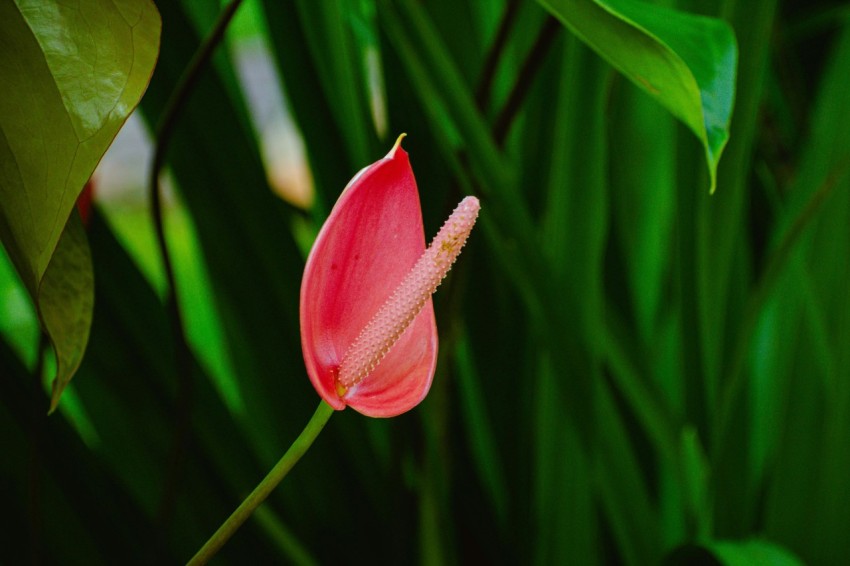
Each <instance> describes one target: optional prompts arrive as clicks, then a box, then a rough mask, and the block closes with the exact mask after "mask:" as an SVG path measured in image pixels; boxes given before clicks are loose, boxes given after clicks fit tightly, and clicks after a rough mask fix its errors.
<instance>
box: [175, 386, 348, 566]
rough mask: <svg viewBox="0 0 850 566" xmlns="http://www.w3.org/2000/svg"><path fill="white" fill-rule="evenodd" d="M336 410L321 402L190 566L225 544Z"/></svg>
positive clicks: (201, 560)
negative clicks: (285, 449)
mask: <svg viewBox="0 0 850 566" xmlns="http://www.w3.org/2000/svg"><path fill="white" fill-rule="evenodd" d="M333 412H334V409H333V407H331V406H330V405H328V404H327V403H325V402H324V401H321V402H320V403H319V407H318V408H317V409H316V412H315V413H313V416H312V417H311V418H310V421H309V422H308V423H307V426H305V427H304V430H303V431H301V434H300V435H298V438H296V439H295V441H294V442H293V443H292V445H291V446H290V447H289V449H288V450H287V451H286V453H285V454H284V455H283V457H282V458H281V459H280V460H279V461H278V463H277V464H275V466H274V468H272V469H271V471H270V472H269V473H268V475H266V477H265V478H263V481H261V482H260V483H259V484H258V485H257V487H255V488H254V491H252V492H251V493H250V495H248V497H246V498H245V500H244V501H242V503H241V504H240V505H239V507H237V508H236V511H234V512H233V513H232V514H231V515H230V517H228V518H227V520H226V521H225V522H224V523H222V525H221V526H220V527H219V528H218V530H217V531H216V532H215V533H214V534H213V536H211V537H210V539H209V540H208V541H207V542H206V543H205V544H204V546H202V547H201V549H200V550H199V551H198V552H197V554H195V556H193V557H192V559H191V560H190V561H189V562H188V564H187V566H194V565H199V564H206V563H207V561H209V559H210V558H212V557H213V556H215V554H216V553H217V552H218V551H219V550H220V549H221V547H222V546H224V543H226V542H227V541H228V540H229V539H230V537H231V536H233V533H235V532H236V531H237V530H238V529H239V527H241V526H242V523H244V522H245V521H246V520H247V519H248V517H250V516H251V514H252V513H253V512H254V511H255V510H256V509H257V507H259V506H260V504H261V503H262V502H263V501H265V499H266V498H267V497H268V496H269V494H270V493H271V492H272V490H274V488H275V487H277V484H279V483H280V482H281V480H282V479H283V478H285V477H286V474H288V473H289V471H290V470H291V469H292V468H293V467H294V466H295V464H296V463H298V460H300V459H301V456H303V455H304V453H305V452H307V449H308V448H310V446H312V444H313V441H314V440H316V437H317V436H319V433H320V432H321V431H322V429H323V428H324V427H325V423H327V422H328V419H329V418H330V417H331V415H332V414H333Z"/></svg>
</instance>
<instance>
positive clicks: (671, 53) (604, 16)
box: [538, 0, 738, 192]
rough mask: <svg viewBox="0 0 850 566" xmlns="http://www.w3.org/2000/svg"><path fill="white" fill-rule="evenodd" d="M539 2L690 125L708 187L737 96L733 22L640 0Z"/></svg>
mask: <svg viewBox="0 0 850 566" xmlns="http://www.w3.org/2000/svg"><path fill="white" fill-rule="evenodd" d="M538 1H539V2H540V3H541V4H542V5H543V6H545V7H546V9H548V10H549V11H550V12H551V13H552V14H554V15H555V16H556V17H557V18H558V19H559V20H561V22H563V23H564V25H566V26H567V27H568V28H570V30H572V31H573V33H575V34H576V35H577V36H578V37H579V38H581V39H582V41H584V42H585V43H587V44H588V45H589V46H590V47H591V48H592V49H593V50H594V51H596V52H597V53H598V54H599V55H600V56H601V57H603V58H604V59H606V60H607V61H608V62H609V63H611V65H613V66H614V67H616V68H617V69H619V70H620V71H621V72H622V73H623V74H625V75H626V77H628V78H629V79H630V80H631V81H632V82H634V83H635V84H636V85H638V86H639V87H640V88H642V89H643V90H644V91H646V92H647V93H648V94H649V95H650V96H652V97H653V98H655V99H656V100H658V102H660V103H661V104H662V105H663V106H664V107H665V108H667V110H669V111H670V112H671V113H672V114H673V115H674V116H676V117H677V118H679V119H680V120H681V121H682V122H684V123H685V124H686V125H687V126H688V128H690V129H691V130H692V131H693V132H694V134H695V135H696V136H697V137H698V138H699V140H700V141H701V142H702V145H703V147H704V149H705V158H706V162H707V163H708V170H709V174H710V178H711V191H712V192H713V191H714V187H715V181H716V174H717V163H718V161H719V160H720V154H721V153H722V152H723V148H724V146H725V145H726V142H727V140H728V139H729V121H730V118H731V116H732V106H733V103H734V100H735V70H736V66H737V61H738V51H737V47H736V44H735V36H734V34H733V32H732V30H731V28H730V27H729V26H728V25H727V24H726V23H724V22H723V21H721V20H718V19H713V18H707V17H704V16H697V15H693V14H686V13H683V12H678V11H675V10H670V9H668V8H663V7H659V6H653V5H651V4H648V3H646V2H641V1H639V0H593V1H591V0H538Z"/></svg>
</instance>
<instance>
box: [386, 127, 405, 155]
mask: <svg viewBox="0 0 850 566" xmlns="http://www.w3.org/2000/svg"><path fill="white" fill-rule="evenodd" d="M406 137H407V134H405V133H402V134H401V135H400V136H398V139H397V140H395V144H394V145H393V148H392V149H391V150H390V152H389V153H388V154H387V157H394V156H395V152H396V151H398V148H400V147H401V140H403V139H404V138H406Z"/></svg>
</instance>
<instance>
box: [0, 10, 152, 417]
mask: <svg viewBox="0 0 850 566" xmlns="http://www.w3.org/2000/svg"><path fill="white" fill-rule="evenodd" d="M160 29H161V22H160V18H159V13H158V12H157V10H156V8H155V7H154V5H153V3H152V2H151V1H150V0H122V1H120V2H115V1H106V0H80V1H78V2H75V3H72V4H67V3H59V2H52V1H48V0H16V1H15V2H2V3H0V84H2V85H3V88H2V89H0V238H2V241H3V245H4V246H5V247H6V250H7V251H8V253H9V256H10V257H11V259H12V261H13V263H14V264H15V267H16V269H17V270H18V273H19V274H20V276H21V279H22V280H23V282H24V284H25V285H26V287H27V290H28V291H29V293H30V295H31V296H32V298H33V301H34V302H35V304H36V306H37V308H38V313H39V318H40V319H41V323H42V327H43V328H44V330H45V332H46V333H47V334H48V336H49V337H50V339H51V342H52V343H53V346H54V350H55V352H56V355H57V373H56V379H55V381H54V387H53V397H52V399H51V410H52V409H54V408H55V407H56V404H57V402H58V400H59V396H60V395H61V393H62V390H63V389H64V387H65V385H66V384H67V383H68V381H69V380H70V379H71V377H72V376H73V374H74V372H75V371H76V368H77V366H78V365H79V363H80V360H81V359H82V355H83V351H84V350H85V346H86V343H87V342H88V333H89V326H90V324H91V315H92V304H93V288H92V285H93V277H92V268H91V259H90V254H89V250H88V244H87V242H86V239H85V235H84V234H83V232H82V229H81V226H80V225H79V223H77V222H71V223H69V222H68V219H69V217H70V215H71V212H72V210H73V207H74V203H75V202H76V200H77V197H78V195H79V194H80V191H81V190H82V188H83V186H84V185H85V183H86V181H87V180H88V179H89V177H91V174H92V172H93V171H94V168H95V167H96V166H97V163H98V162H99V161H100V159H101V157H103V154H104V153H105V152H106V149H107V148H108V147H109V144H110V143H111V142H112V140H113V139H114V137H115V135H116V134H117V133H118V130H119V129H120V128H121V126H122V125H123V123H124V121H125V120H126V119H127V117H128V116H129V114H130V112H132V110H133V109H134V108H135V107H136V105H137V104H138V103H139V100H140V99H141V96H142V94H143V93H144V91H145V89H146V88H147V85H148V82H149V80H150V77H151V73H152V72H153V68H154V65H155V63H156V58H157V54H158V52H159V36H160Z"/></svg>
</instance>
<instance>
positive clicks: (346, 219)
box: [301, 138, 443, 417]
mask: <svg viewBox="0 0 850 566" xmlns="http://www.w3.org/2000/svg"><path fill="white" fill-rule="evenodd" d="M400 141H401V138H399V142H396V145H395V146H394V147H393V149H392V150H391V151H390V152H389V154H388V155H387V156H386V157H384V158H383V159H381V160H380V161H378V162H376V163H373V164H372V165H370V166H369V167H367V168H365V169H363V170H362V171H361V172H360V173H358V174H357V175H356V176H355V177H354V179H352V181H351V182H350V183H349V184H348V186H347V187H346V189H345V191H343V193H342V195H341V196H340V198H339V200H338V201H337V203H336V205H335V206H334V208H333V210H332V211H331V214H330V216H329V217H328V219H327V221H326V222H325V224H324V226H322V229H321V231H320V232H319V235H318V237H317V238H316V242H315V244H314V245H313V249H312V250H311V251H310V256H309V258H308V259H307V265H306V267H305V270H304V278H303V281H302V283H301V346H302V350H303V352H304V361H305V364H306V366H307V373H308V375H309V377H310V381H311V382H312V383H313V386H314V387H315V388H316V391H318V393H319V395H320V396H321V397H322V398H323V399H324V400H325V401H326V402H327V403H328V404H330V405H331V406H332V407H334V408H335V409H343V408H345V407H346V406H350V407H352V408H353V409H355V410H357V411H359V412H361V413H363V414H365V415H369V416H374V417H390V416H395V415H398V414H401V413H403V412H405V411H408V410H410V409H412V408H413V407H415V406H416V405H417V404H418V403H419V402H420V401H421V400H422V399H423V398H424V397H425V395H426V394H427V393H428V390H429V388H430V386H431V380H432V378H433V376H434V369H435V365H436V359H437V327H436V323H435V320H434V310H433V306H432V303H431V297H430V292H428V293H425V294H424V295H423V294H422V293H419V294H418V295H417V298H416V299H414V300H413V301H410V300H408V299H407V298H405V299H404V300H403V301H400V302H401V303H404V307H403V309H402V310H403V311H404V312H403V313H401V314H400V315H398V316H395V315H393V316H389V317H387V312H388V311H387V310H386V309H387V308H388V307H387V305H391V304H393V303H394V301H398V300H399V299H394V298H393V297H394V293H395V292H396V291H397V289H398V288H399V286H400V285H402V283H403V282H404V281H406V279H405V278H406V277H407V276H408V274H409V273H411V270H413V269H414V266H416V265H417V261H418V260H419V259H420V257H422V256H423V253H424V252H425V235H424V230H423V226H422V211H421V208H420V205H419V193H418V190H417V188H416V181H415V179H414V178H413V171H412V170H411V168H410V162H409V160H408V157H407V153H406V152H405V151H404V150H403V149H402V148H401V146H400ZM442 257H443V256H441V258H442ZM419 271H420V272H421V271H422V269H421V268H420V269H419ZM439 277H440V278H442V275H440V276H439ZM425 279H427V277H426V278H425ZM417 280H418V281H420V279H417ZM437 282H439V281H437ZM426 286H427V285H426ZM405 296H406V295H405ZM422 297H424V301H423V300H422ZM417 307H418V308H419V309H420V310H419V312H418V314H416V313H415V312H413V311H414V310H416V308H417ZM379 313H382V314H379ZM390 319H392V321H391V322H387V321H389V320H390ZM399 320H401V321H402V322H399ZM374 321H379V322H374ZM370 322H373V325H372V326H375V324H377V325H379V326H381V327H382V328H385V327H386V328H387V329H388V330H387V332H388V333H389V334H390V335H392V336H391V338H389V339H387V338H386V337H385V336H383V335H381V334H380V333H378V334H377V335H375V334H373V333H372V332H371V331H368V332H367V327H369V325H370ZM385 325H386V326H385ZM405 325H408V326H407V328H406V329H405V328H404V326H405ZM367 334H368V335H369V336H370V338H365V336H366V335H367ZM376 336H377V337H376ZM373 351H374V352H379V353H377V354H375V353H373ZM344 360H345V361H344ZM356 360H361V361H356ZM362 360H365V362H364V361H362ZM378 362H380V363H378ZM364 364H365V366H364ZM343 365H345V367H346V369H344V370H343V368H342V366H343ZM361 366H364V367H367V368H371V370H368V369H367V370H366V371H365V372H364V371H361V370H360V369H357V368H358V367H361ZM341 377H342V379H340V378H341ZM343 380H344V381H343Z"/></svg>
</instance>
